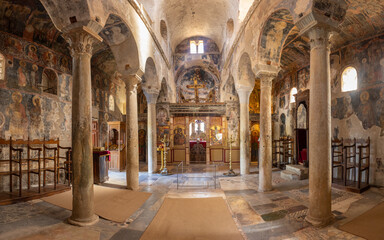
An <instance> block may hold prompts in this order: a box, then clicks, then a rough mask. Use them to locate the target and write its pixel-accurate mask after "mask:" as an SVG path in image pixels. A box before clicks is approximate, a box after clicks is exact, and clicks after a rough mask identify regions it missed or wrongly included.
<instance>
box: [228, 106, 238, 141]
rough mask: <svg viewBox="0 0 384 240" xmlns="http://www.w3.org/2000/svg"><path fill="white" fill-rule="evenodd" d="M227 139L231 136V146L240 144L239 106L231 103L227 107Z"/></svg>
mask: <svg viewBox="0 0 384 240" xmlns="http://www.w3.org/2000/svg"><path fill="white" fill-rule="evenodd" d="M227 114H228V115H227V118H228V120H227V124H228V139H229V138H230V137H231V136H232V138H233V140H234V141H235V142H234V143H233V146H239V145H240V142H239V141H240V112H239V106H238V105H237V106H236V105H235V106H234V105H232V106H228V107H227Z"/></svg>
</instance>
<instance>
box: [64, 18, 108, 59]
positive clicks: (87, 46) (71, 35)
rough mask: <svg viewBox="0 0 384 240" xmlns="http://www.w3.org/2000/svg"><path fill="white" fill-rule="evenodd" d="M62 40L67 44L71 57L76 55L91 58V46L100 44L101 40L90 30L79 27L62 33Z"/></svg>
mask: <svg viewBox="0 0 384 240" xmlns="http://www.w3.org/2000/svg"><path fill="white" fill-rule="evenodd" d="M63 36H64V39H65V40H66V41H67V42H68V43H69V49H70V52H71V55H72V57H75V56H76V55H78V54H88V55H89V56H92V50H93V46H92V45H93V44H94V43H95V42H102V41H103V39H102V38H101V37H100V36H99V35H98V34H97V33H95V32H94V31H92V30H91V29H90V28H88V27H85V26H81V27H78V28H74V29H71V30H69V31H67V32H66V33H64V35H63Z"/></svg>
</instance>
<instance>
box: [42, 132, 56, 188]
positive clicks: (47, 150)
mask: <svg viewBox="0 0 384 240" xmlns="http://www.w3.org/2000/svg"><path fill="white" fill-rule="evenodd" d="M58 144H59V143H58V141H57V140H53V139H48V140H45V139H44V142H43V186H46V180H47V172H51V173H53V189H55V190H56V180H57V177H56V175H57V150H58V149H57V145H58ZM48 145H56V147H50V146H48ZM50 152H53V155H51V156H48V154H49V153H50ZM47 161H52V162H53V167H47Z"/></svg>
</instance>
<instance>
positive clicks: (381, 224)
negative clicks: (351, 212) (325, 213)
mask: <svg viewBox="0 0 384 240" xmlns="http://www.w3.org/2000/svg"><path fill="white" fill-rule="evenodd" d="M339 228H340V229H341V230H343V231H346V232H349V233H352V234H354V235H357V236H359V237H363V238H365V239H368V240H376V239H378V240H379V239H380V240H381V239H384V202H382V203H380V204H379V205H377V206H376V207H374V208H372V209H370V210H368V211H367V212H365V213H363V214H362V215H360V216H358V217H357V218H355V219H353V220H352V221H350V222H347V223H346V224H344V225H341V226H340V227H339Z"/></svg>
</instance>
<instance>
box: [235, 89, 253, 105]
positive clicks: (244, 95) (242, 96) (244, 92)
mask: <svg viewBox="0 0 384 240" xmlns="http://www.w3.org/2000/svg"><path fill="white" fill-rule="evenodd" d="M252 90H253V89H251V88H249V87H238V88H237V94H238V95H239V101H240V103H249V96H250V95H251V93H252Z"/></svg>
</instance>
